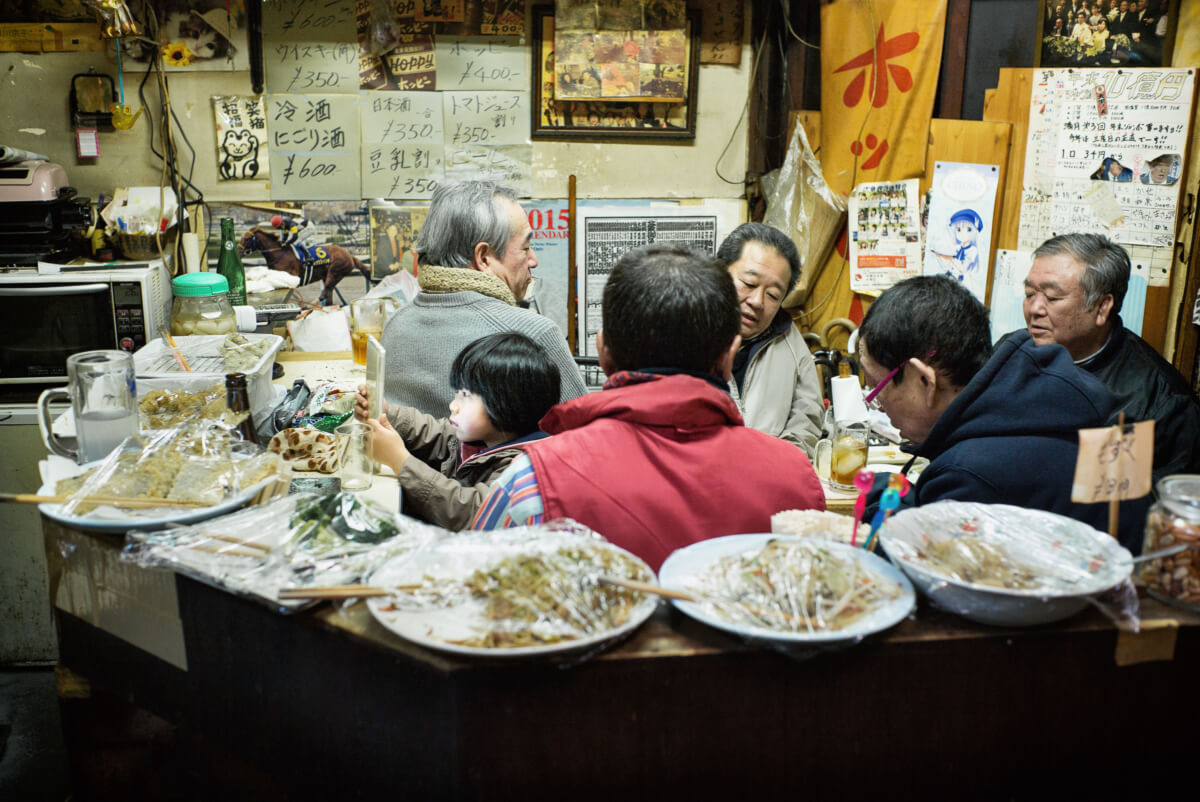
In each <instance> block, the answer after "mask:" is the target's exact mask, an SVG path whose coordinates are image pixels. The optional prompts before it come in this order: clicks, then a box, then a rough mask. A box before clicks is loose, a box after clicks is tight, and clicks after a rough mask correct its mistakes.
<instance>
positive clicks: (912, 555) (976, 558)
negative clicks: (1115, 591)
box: [879, 501, 1133, 626]
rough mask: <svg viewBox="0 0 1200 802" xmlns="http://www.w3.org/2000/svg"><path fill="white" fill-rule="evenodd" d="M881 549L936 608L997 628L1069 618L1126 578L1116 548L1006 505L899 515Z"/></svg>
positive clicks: (1049, 517) (1085, 531)
mask: <svg viewBox="0 0 1200 802" xmlns="http://www.w3.org/2000/svg"><path fill="white" fill-rule="evenodd" d="M879 542H880V545H881V546H883V549H884V551H886V552H887V554H888V556H889V557H890V558H891V559H892V561H893V562H895V563H896V564H897V565H899V566H900V568H901V569H903V571H904V573H906V574H907V575H908V577H909V578H910V579H911V580H912V581H913V584H915V585H916V586H917V587H918V588H919V589H920V590H921V592H922V593H924V594H925V595H926V596H928V597H929V598H930V600H932V601H933V603H934V604H936V605H938V606H939V607H942V608H943V609H946V610H949V611H950V612H952V613H957V614H958V615H961V616H963V617H964V618H968V619H970V620H972V621H977V622H979V623H982V624H993V625H996V626H1030V625H1034V624H1045V623H1049V622H1051V621H1059V620H1062V619H1064V618H1068V617H1070V616H1072V615H1075V614H1076V613H1078V612H1079V611H1080V610H1082V609H1083V608H1084V607H1086V606H1087V604H1088V601H1087V599H1088V597H1089V596H1092V595H1094V594H1097V593H1101V592H1103V591H1106V590H1108V589H1110V588H1112V587H1113V586H1115V585H1118V584H1120V583H1121V582H1123V581H1125V580H1126V579H1127V578H1128V577H1129V574H1130V572H1131V570H1132V568H1133V563H1132V557H1131V555H1130V554H1129V552H1128V551H1126V550H1125V549H1124V548H1123V547H1122V546H1121V545H1120V544H1119V543H1118V542H1117V541H1116V539H1115V538H1112V537H1110V536H1109V535H1107V534H1105V533H1103V532H1098V531H1096V530H1095V529H1093V528H1092V527H1090V526H1088V525H1087V524H1084V523H1082V522H1080V521H1076V520H1074V519H1072V518H1067V517H1065V516H1062V515H1056V514H1054V513H1051V512H1044V511H1042V510H1029V509H1024V508H1022V507H1013V506H1010V505H1007V504H979V503H975V502H966V501H939V502H937V503H935V504H928V505H926V506H923V507H916V508H912V509H907V510H903V511H901V512H899V513H897V514H895V515H893V516H892V517H891V518H890V519H888V521H887V523H886V524H884V526H883V529H882V530H881V531H880V541H879Z"/></svg>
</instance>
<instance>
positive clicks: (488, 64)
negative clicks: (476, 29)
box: [437, 36, 529, 91]
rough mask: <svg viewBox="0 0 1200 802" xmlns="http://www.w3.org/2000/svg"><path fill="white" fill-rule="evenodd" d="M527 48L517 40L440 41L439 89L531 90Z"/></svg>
mask: <svg viewBox="0 0 1200 802" xmlns="http://www.w3.org/2000/svg"><path fill="white" fill-rule="evenodd" d="M526 57H527V54H526V48H523V47H521V40H520V39H518V38H517V37H515V36H439V37H437V88H438V89H450V90H461V89H469V90H488V91H495V90H522V89H525V88H527V87H528V86H529V70H528V68H527V67H526V65H525V61H526Z"/></svg>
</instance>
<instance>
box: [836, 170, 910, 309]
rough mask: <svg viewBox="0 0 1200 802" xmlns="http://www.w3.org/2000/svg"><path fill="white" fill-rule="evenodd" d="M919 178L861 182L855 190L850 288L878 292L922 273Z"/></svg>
mask: <svg viewBox="0 0 1200 802" xmlns="http://www.w3.org/2000/svg"><path fill="white" fill-rule="evenodd" d="M917 183H918V182H917V179H915V178H910V179H908V180H906V181H874V182H868V183H865V184H859V185H858V186H857V187H855V188H854V192H852V193H851V194H850V199H849V202H848V204H847V214H848V218H849V225H850V289H852V290H854V291H855V292H862V293H868V294H871V295H878V294H879V293H881V292H883V291H884V290H886V289H887V288H888V287H890V286H892V285H893V284H895V283H896V282H898V281H903V280H904V279H906V278H912V277H913V276H919V275H921V235H920V228H919V214H920V202H919V200H918V197H917Z"/></svg>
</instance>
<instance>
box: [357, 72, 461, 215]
mask: <svg viewBox="0 0 1200 802" xmlns="http://www.w3.org/2000/svg"><path fill="white" fill-rule="evenodd" d="M360 109H361V114H362V142H363V147H362V192H363V195H364V196H366V197H368V198H407V199H424V198H429V197H431V196H432V194H433V191H434V190H435V189H437V186H438V184H439V183H441V181H442V175H443V159H444V155H445V154H444V148H443V146H442V145H443V142H444V141H445V140H444V136H443V133H442V99H441V97H440V96H439V95H438V94H437V93H434V92H394V93H393V92H389V93H387V94H377V95H371V96H369V97H368V98H364V99H363V100H362V103H361V104H360Z"/></svg>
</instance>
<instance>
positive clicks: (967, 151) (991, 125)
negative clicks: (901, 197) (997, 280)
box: [920, 120, 1012, 301]
mask: <svg viewBox="0 0 1200 802" xmlns="http://www.w3.org/2000/svg"><path fill="white" fill-rule="evenodd" d="M1011 133H1012V125H1010V124H1009V123H1006V122H977V121H974V120H930V121H929V147H928V148H927V149H926V151H925V175H923V176H922V177H921V184H920V187H921V194H922V195H924V194H925V192H926V190H928V189H929V185H930V184H931V183H932V181H933V165H934V162H965V163H968V164H995V165H997V166H998V167H999V168H1000V174H999V176H998V177H997V180H996V187H997V194H999V193H1000V192H1001V191H1003V190H1004V187H1005V180H1006V176H1007V173H1008V169H1007V168H1008V158H1009V145H1010V142H1009V137H1010V135H1011ZM998 200H1002V198H999V199H998ZM1004 221H1005V215H1004V209H1003V203H998V204H997V205H996V207H995V208H994V209H993V211H992V227H993V228H994V229H995V230H996V231H997V232H999V231H1000V230H1001V226H1002V225H1003V224H1004ZM997 239H998V237H992V243H991V249H990V251H989V253H988V264H989V265H993V266H994V265H995V264H996V240H997ZM984 297H985V298H987V299H988V300H989V301H990V299H991V297H992V271H991V270H988V282H987V292H986V294H985V296H984Z"/></svg>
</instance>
